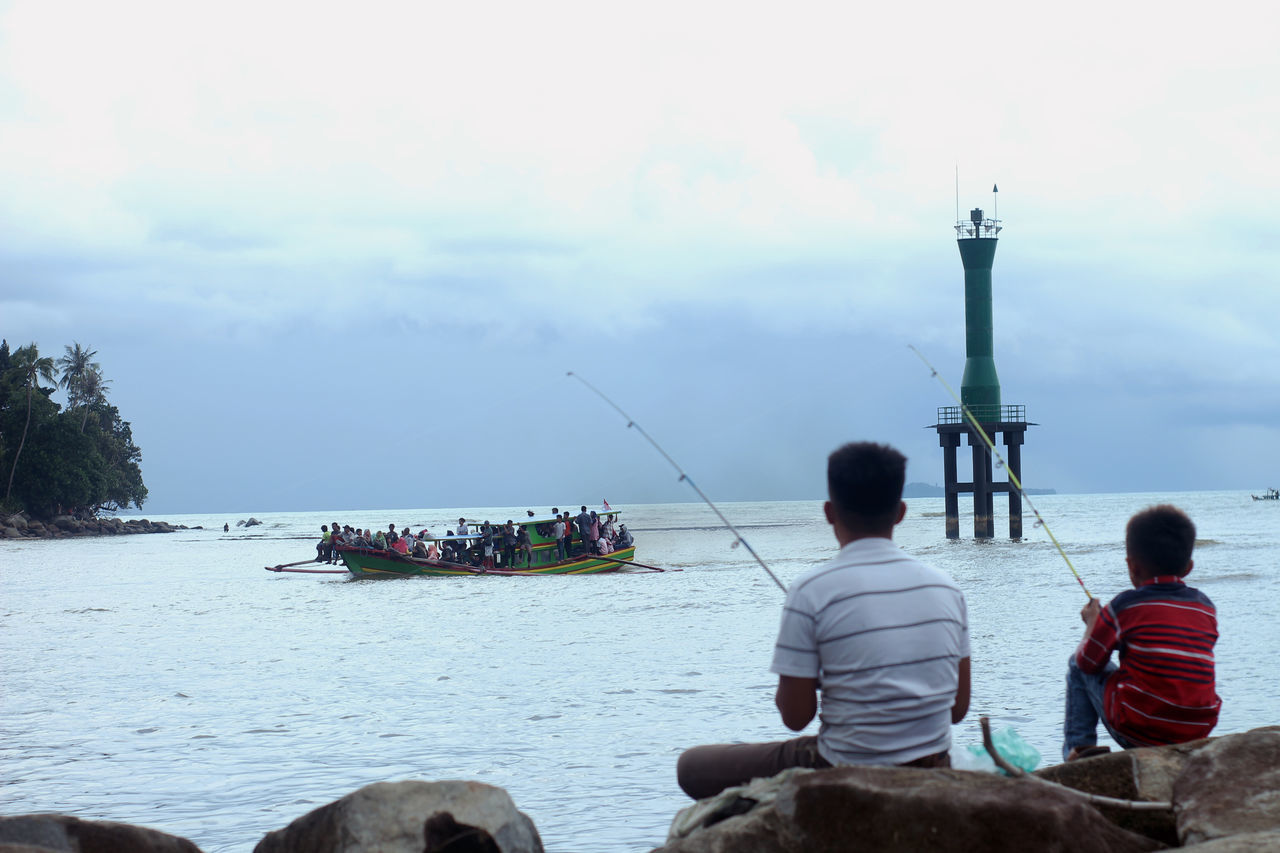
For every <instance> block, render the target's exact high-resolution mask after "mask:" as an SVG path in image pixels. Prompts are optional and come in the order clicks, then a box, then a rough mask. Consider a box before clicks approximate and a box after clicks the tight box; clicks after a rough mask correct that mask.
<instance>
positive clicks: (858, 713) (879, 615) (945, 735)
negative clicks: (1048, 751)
mask: <svg viewBox="0 0 1280 853" xmlns="http://www.w3.org/2000/svg"><path fill="white" fill-rule="evenodd" d="M966 657H969V622H968V615H967V611H966V608H965V602H964V595H963V594H962V593H961V592H960V589H959V587H957V586H956V584H955V582H954V581H952V580H951V578H949V577H948V576H947V575H946V574H944V573H943V572H940V571H938V570H937V569H935V568H932V567H931V566H926V565H925V564H924V563H921V562H919V561H918V560H916V559H914V558H912V557H910V556H908V555H907V554H905V553H904V552H903V551H902V550H901V549H900V548H898V546H897V545H895V544H893V542H892V540H889V539H884V538H880V537H871V538H866V539H858V540H855V541H853V542H850V543H849V544H848V545H845V546H844V547H843V548H841V549H840V553H839V554H837V555H836V556H835V558H834V559H832V560H831V561H830V562H828V563H825V564H824V565H821V566H818V567H816V568H814V569H811V570H809V571H808V572H806V573H805V574H803V575H801V576H800V577H799V578H798V579H797V580H796V581H795V583H793V584H792V585H791V589H790V590H789V591H788V592H787V601H786V604H785V605H784V606H783V609H782V626H781V627H780V628H779V630H778V641H777V643H776V644H775V646H774V650H773V665H772V666H771V667H770V669H771V670H772V671H773V672H775V673H777V674H778V675H786V676H792V677H796V678H819V679H820V680H821V684H822V694H821V696H822V702H821V708H820V711H819V719H820V720H821V725H820V727H819V729H818V751H819V752H820V753H821V754H822V757H823V758H825V759H827V760H828V761H830V762H831V763H832V764H903V763H906V762H908V761H914V760H915V759H917V758H922V757H924V756H926V755H932V754H933V753H935V752H942V751H944V750H946V749H948V748H949V747H950V745H951V706H952V705H953V704H954V703H955V695H956V688H957V686H958V684H959V662H960V659H961V658H966Z"/></svg>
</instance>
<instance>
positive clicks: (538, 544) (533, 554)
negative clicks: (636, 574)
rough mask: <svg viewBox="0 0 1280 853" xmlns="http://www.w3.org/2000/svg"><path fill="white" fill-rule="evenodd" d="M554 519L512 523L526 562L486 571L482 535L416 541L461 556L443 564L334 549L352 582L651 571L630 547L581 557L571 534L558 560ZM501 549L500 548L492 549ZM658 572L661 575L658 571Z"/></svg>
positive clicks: (607, 515) (603, 516)
mask: <svg viewBox="0 0 1280 853" xmlns="http://www.w3.org/2000/svg"><path fill="white" fill-rule="evenodd" d="M617 516H618V513H617V511H616V510H608V511H605V512H602V513H600V514H599V517H600V523H601V525H602V526H603V525H604V524H605V523H606V522H608V521H613V520H615V519H616V518H617ZM554 524H555V519H554V518H528V519H524V520H523V521H518V522H514V526H515V527H516V528H517V529H519V528H523V529H524V530H525V531H526V532H527V533H528V535H529V542H530V550H529V551H528V557H527V562H526V559H525V558H523V557H522V556H521V552H520V551H516V558H515V560H514V561H513V562H512V563H511V564H510V565H498V566H497V567H495V568H485V567H484V565H483V554H482V551H481V534H480V533H479V532H478V531H477V532H472V533H469V534H467V535H465V536H457V535H455V536H434V537H424V538H422V539H421V540H419V541H422V542H424V543H426V546H427V547H428V548H429V549H431V550H432V552H433V553H434V552H440V553H443V552H445V550H446V548H445V546H446V545H449V546H450V547H449V548H448V549H447V550H448V551H449V552H450V553H455V554H461V559H460V560H459V559H458V558H457V557H455V558H454V559H453V560H445V559H442V558H440V557H438V556H427V557H422V556H412V555H406V554H398V553H396V552H395V551H387V550H381V549H376V548H361V547H357V546H353V545H338V546H336V548H335V549H334V550H335V551H336V552H337V555H338V556H339V557H340V558H341V559H342V562H343V564H344V565H345V566H346V567H347V571H349V572H351V574H352V575H354V576H355V577H357V578H375V577H380V578H388V577H406V576H415V575H427V576H440V577H448V576H459V575H483V574H490V575H594V574H603V573H605V572H616V571H618V570H619V569H622V568H629V567H632V566H635V567H638V568H641V569H647V570H653V569H655V568H656V567H652V566H645V565H643V564H640V563H635V562H634V558H635V554H636V546H635V545H634V544H631V545H628V546H626V547H623V548H619V549H618V550H616V551H610V552H609V553H607V554H597V553H586V552H585V549H586V547H587V543H584V542H583V541H582V539H581V537H579V536H578V535H577V534H576V533H571V535H570V536H569V539H568V544H567V546H566V554H565V556H564V559H561V558H560V552H559V547H558V546H557V544H556V540H555V538H554V536H552V527H553V525H554ZM495 532H497V533H499V534H500V533H501V527H500V526H496V525H495ZM497 550H498V551H501V549H497ZM657 571H662V570H661V569H657Z"/></svg>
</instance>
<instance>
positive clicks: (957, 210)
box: [956, 160, 960, 222]
mask: <svg viewBox="0 0 1280 853" xmlns="http://www.w3.org/2000/svg"><path fill="white" fill-rule="evenodd" d="M959 221H960V161H959V160H957V161H956V222H959Z"/></svg>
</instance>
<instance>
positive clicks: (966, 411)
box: [907, 344, 1093, 599]
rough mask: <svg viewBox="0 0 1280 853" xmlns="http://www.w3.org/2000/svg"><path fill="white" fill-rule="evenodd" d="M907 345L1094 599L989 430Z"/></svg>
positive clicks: (926, 362)
mask: <svg viewBox="0 0 1280 853" xmlns="http://www.w3.org/2000/svg"><path fill="white" fill-rule="evenodd" d="M907 346H908V347H909V348H910V349H911V351H912V352H913V353H915V354H916V355H918V356H919V357H920V360H921V361H923V362H924V366H925V367H927V368H929V372H930V373H932V374H933V378H934V379H937V380H938V381H939V382H941V383H942V387H943V388H946V389H947V393H948V394H950V395H951V399H953V400H955V401H956V402H957V403H959V404H960V411H961V412H963V413H964V416H965V418H966V419H967V420H968V421H969V423H970V425H972V426H973V428H974V429H975V430H976V431H977V433H978V435H980V436H982V441H983V442H984V443H985V444H986V445H987V450H989V451H991V455H992V456H994V457H995V458H996V459H997V460H999V462H1000V467H1001V468H1003V469H1004V470H1005V473H1007V474H1008V475H1009V482H1010V483H1013V485H1014V487H1015V488H1016V489H1017V490H1018V495H1019V496H1020V497H1021V498H1022V500H1023V502H1024V503H1026V505H1027V508H1028V509H1029V510H1031V514H1032V515H1034V516H1035V517H1036V524H1037V525H1038V526H1039V527H1043V528H1044V532H1045V533H1047V534H1049V541H1051V542H1052V543H1053V547H1055V548H1057V549H1058V553H1059V554H1061V555H1062V559H1063V560H1065V561H1066V563H1067V568H1068V569H1070V570H1071V574H1073V575H1075V577H1076V583H1078V584H1080V588H1081V589H1083V590H1084V594H1085V595H1087V596H1089V598H1090V599H1092V598H1093V593H1091V592H1089V588H1088V587H1087V586H1085V585H1084V580H1082V579H1081V577H1080V573H1079V572H1077V571H1076V567H1075V566H1073V565H1072V564H1071V558H1070V557H1068V556H1067V552H1066V551H1064V550H1063V549H1062V546H1061V545H1060V544H1058V537H1056V536H1054V535H1053V531H1052V530H1050V529H1049V525H1048V524H1047V523H1046V522H1045V520H1044V516H1042V515H1040V510H1038V509H1036V505H1035V504H1033V503H1032V502H1031V497H1030V496H1029V495H1028V494H1027V491H1026V489H1024V488H1022V483H1021V482H1020V481H1019V480H1018V477H1017V475H1016V474H1014V473H1013V470H1012V469H1010V468H1009V464H1008V463H1007V462H1005V461H1004V457H1003V456H1001V455H1000V451H999V450H997V449H996V443H995V442H994V441H992V440H991V436H989V435H987V431H986V430H985V429H983V428H982V424H980V423H978V419H977V418H975V417H974V416H973V412H971V411H969V407H968V406H966V405H965V404H964V401H963V400H961V399H960V397H959V395H958V394H956V392H955V390H954V389H953V388H952V387H951V385H950V384H948V382H947V380H946V379H943V378H942V374H940V373H939V372H938V369H937V368H936V367H934V366H933V365H932V364H930V363H929V359H927V358H925V357H924V353H922V352H920V350H918V349H916V348H915V346H914V345H913V344H907Z"/></svg>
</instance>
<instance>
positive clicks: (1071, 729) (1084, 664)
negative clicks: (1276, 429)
mask: <svg viewBox="0 0 1280 853" xmlns="http://www.w3.org/2000/svg"><path fill="white" fill-rule="evenodd" d="M1195 541H1196V526H1195V524H1193V523H1192V521H1191V519H1190V518H1188V517H1187V514H1186V513H1184V512H1183V511H1182V510H1180V509H1178V508H1177V507H1174V506H1169V505H1167V504H1162V505H1160V506H1153V507H1149V508H1148V509H1145V510H1143V511H1142V512H1140V513H1138V514H1137V515H1135V516H1134V517H1133V518H1131V519H1129V524H1128V526H1127V527H1125V540H1124V545H1125V562H1127V563H1128V564H1129V580H1130V581H1131V582H1132V583H1133V587H1134V588H1133V589H1131V590H1128V591H1126V592H1122V593H1120V594H1119V595H1117V596H1116V597H1115V598H1113V599H1112V600H1111V603H1110V604H1108V605H1107V606H1106V607H1103V606H1102V603H1101V602H1100V601H1099V600H1098V599H1096V598H1091V599H1089V603H1088V604H1086V605H1085V606H1084V609H1083V610H1081V611H1080V618H1081V619H1083V620H1084V624H1085V632H1084V639H1083V640H1081V642H1080V645H1079V647H1078V648H1077V649H1076V651H1075V654H1074V655H1072V656H1071V660H1070V662H1069V663H1068V666H1067V709H1066V720H1065V723H1064V725H1063V744H1062V757H1063V759H1064V760H1066V761H1072V760H1074V759H1076V758H1082V757H1084V756H1087V755H1093V754H1096V753H1098V752H1106V751H1107V748H1106V747H1099V746H1097V745H1096V744H1097V742H1098V735H1097V729H1098V721H1099V720H1101V721H1102V724H1103V725H1104V726H1106V727H1107V731H1108V732H1109V733H1110V734H1111V737H1112V738H1113V739H1114V740H1115V742H1116V743H1117V744H1119V745H1120V746H1121V747H1123V748H1124V749H1131V748H1133V747H1137V746H1158V745H1160V744H1167V743H1184V742H1186V741H1190V740H1195V739H1197V738H1202V737H1206V736H1208V734H1209V733H1210V732H1211V731H1212V730H1213V727H1214V725H1215V724H1216V723H1217V722H1218V709H1219V708H1220V707H1221V706H1222V700H1221V699H1219V698H1218V695H1217V693H1216V692H1215V690H1214V675H1213V645H1214V643H1215V642H1217V639H1218V620H1217V613H1216V611H1215V610H1214V606H1213V602H1212V601H1210V600H1209V598H1208V596H1206V595H1205V594H1204V593H1202V592H1200V591H1199V590H1198V589H1194V588H1192V587H1189V586H1187V585H1186V584H1185V583H1183V582H1182V579H1183V578H1184V577H1186V575H1187V574H1188V573H1189V572H1190V571H1191V567H1192V565H1193V564H1192V560H1191V550H1192V548H1193V547H1194V546H1195ZM1113 651H1119V653H1120V655H1119V657H1120V665H1119V666H1116V664H1114V663H1111V662H1110V660H1111V653H1112V652H1113Z"/></svg>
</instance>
